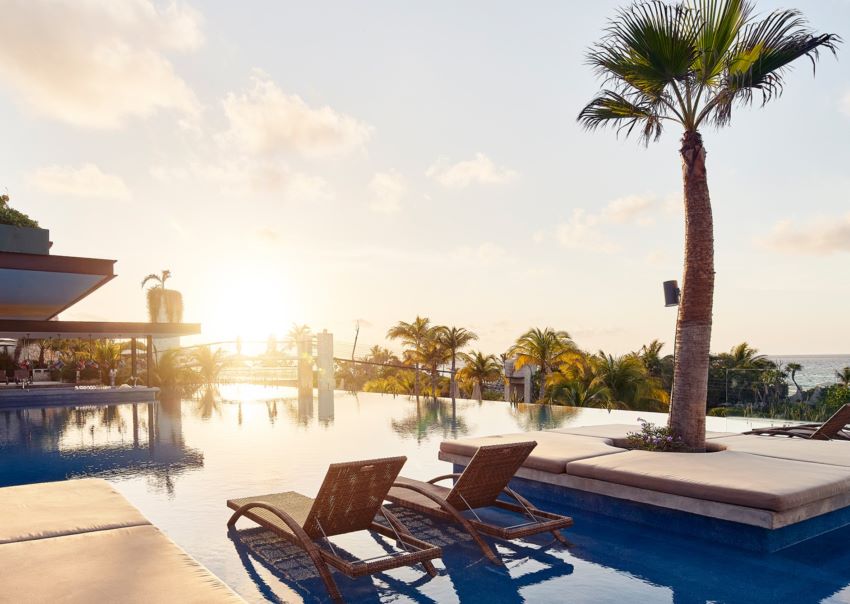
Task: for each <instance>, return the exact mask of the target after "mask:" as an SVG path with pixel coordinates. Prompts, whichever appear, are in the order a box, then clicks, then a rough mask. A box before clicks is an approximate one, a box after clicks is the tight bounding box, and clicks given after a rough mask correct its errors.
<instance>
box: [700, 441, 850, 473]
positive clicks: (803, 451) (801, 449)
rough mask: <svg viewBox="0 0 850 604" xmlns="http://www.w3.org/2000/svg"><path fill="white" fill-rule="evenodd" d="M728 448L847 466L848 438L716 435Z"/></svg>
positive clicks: (848, 458) (849, 444) (755, 453)
mask: <svg viewBox="0 0 850 604" xmlns="http://www.w3.org/2000/svg"><path fill="white" fill-rule="evenodd" d="M715 442H717V443H720V444H723V445H725V446H726V448H727V449H728V450H730V451H739V452H741V453H752V454H754V455H764V456H766V457H778V458H780V459H793V460H795V461H810V462H813V463H824V464H830V465H834V466H844V467H850V442H848V441H843V440H809V439H806V438H788V437H786V436H755V435H752V434H740V435H738V436H731V437H727V438H720V439H717V440H716V441H715Z"/></svg>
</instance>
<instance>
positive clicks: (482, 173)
mask: <svg viewBox="0 0 850 604" xmlns="http://www.w3.org/2000/svg"><path fill="white" fill-rule="evenodd" d="M425 175H426V176H429V177H431V178H433V179H434V180H436V181H437V182H438V183H440V184H441V185H443V186H445V187H450V188H454V189H462V188H465V187H468V186H469V185H471V184H473V183H477V184H484V185H498V184H504V183H508V182H511V181H513V180H515V179H516V178H517V177H518V176H519V173H518V172H517V171H516V170H511V169H509V168H505V167H501V166H497V165H496V164H494V163H493V160H491V159H490V158H489V157H487V156H486V155H484V154H483V153H476V154H475V157H474V158H473V159H468V160H464V161H460V162H458V163H456V164H450V165H448V164H447V161H446V159H445V158H440V159H439V160H437V161H436V162H435V163H434V164H433V165H432V166H431V167H430V168H428V170H426V171H425Z"/></svg>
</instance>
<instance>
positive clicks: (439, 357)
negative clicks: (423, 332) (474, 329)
mask: <svg viewBox="0 0 850 604" xmlns="http://www.w3.org/2000/svg"><path fill="white" fill-rule="evenodd" d="M444 330H445V327H442V326H435V327H432V328H431V329H430V330H429V331H428V334H427V336H426V337H425V339H424V341H423V342H422V344H421V346H420V347H419V349H418V350H415V351H409V354H408V358H409V359H410V360H412V361H413V362H414V363H421V364H422V365H424V366H425V367H427V368H428V371H429V373H430V374H431V396H432V397H434V399H436V398H437V397H438V396H439V395H440V392H441V388H440V387H439V381H440V373H439V367H440V365H443V364H444V363H446V362H447V361H448V360H449V359H450V358H451V351H450V350H449V349H448V348H447V347H446V346H445V344H444V343H443V339H442V337H441V336H442V334H443V333H444Z"/></svg>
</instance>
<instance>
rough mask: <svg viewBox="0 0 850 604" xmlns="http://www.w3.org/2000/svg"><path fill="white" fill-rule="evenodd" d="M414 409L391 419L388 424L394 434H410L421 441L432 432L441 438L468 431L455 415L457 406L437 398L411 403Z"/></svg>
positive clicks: (462, 421)
mask: <svg viewBox="0 0 850 604" xmlns="http://www.w3.org/2000/svg"><path fill="white" fill-rule="evenodd" d="M413 404H415V405H416V409H415V410H414V411H413V412H412V413H409V414H408V415H407V416H406V417H405V418H403V419H401V420H396V419H394V420H392V421H391V422H390V425H391V426H392V429H393V431H394V432H395V433H396V434H400V435H402V436H412V437H414V438H415V439H416V441H417V442H421V441H422V440H423V439H424V438H427V437H428V436H429V435H430V434H432V433H434V432H440V433H441V434H442V437H443V438H448V437H450V436H451V437H452V438H456V437H457V436H458V435H461V436H462V435H465V434H468V433H469V427H468V426H467V424H466V421H465V420H464V418H463V417H461V416H459V415H457V408H456V407H457V406H456V405H451V404H449V403H444V402H442V401H439V400H433V401H432V400H427V399H426V400H424V401H422V402H417V403H413Z"/></svg>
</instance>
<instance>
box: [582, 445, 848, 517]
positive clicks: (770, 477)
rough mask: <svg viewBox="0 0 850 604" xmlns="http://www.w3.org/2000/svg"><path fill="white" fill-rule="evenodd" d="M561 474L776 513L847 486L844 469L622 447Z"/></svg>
mask: <svg viewBox="0 0 850 604" xmlns="http://www.w3.org/2000/svg"><path fill="white" fill-rule="evenodd" d="M567 474H570V475H572V476H582V477H585V478H595V479H597V480H604V481H607V482H612V483H616V484H622V485H628V486H632V487H638V488H642V489H649V490H651V491H659V492H662V493H672V494H674V495H682V496H684V497H693V498H695V499H704V500H708V501H718V502H721V503H731V504H733V505H741V506H745V507H751V508H759V509H765V510H773V511H777V512H780V511H783V510H789V509H793V508H797V507H799V506H802V505H806V504H808V503H812V502H814V501H819V500H821V499H826V498H827V497H832V496H833V495H837V494H839V493H844V492H847V491H848V490H850V469H845V468H840V467H837V466H828V465H823V464H813V463H805V462H799V461H791V460H786V459H774V458H770V457H763V456H760V455H749V454H747V453H739V452H735V451H721V452H719V453H656V452H650V451H628V452H626V453H621V454H619V455H606V456H604V457H595V458H592V459H584V460H580V461H573V462H570V463H568V464H567Z"/></svg>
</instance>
